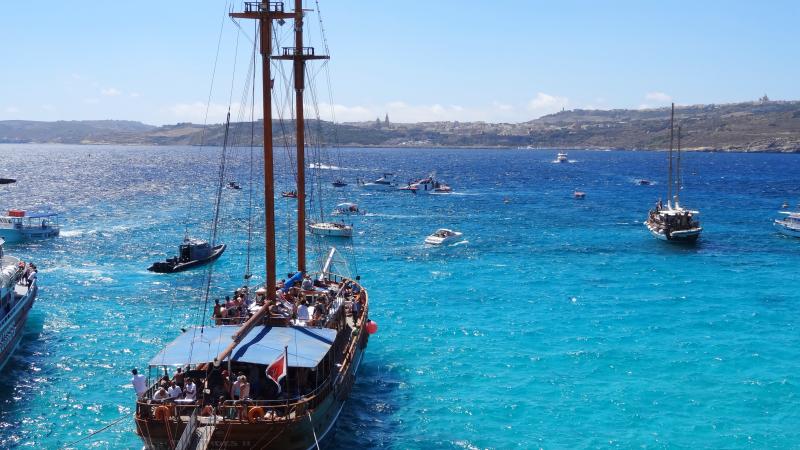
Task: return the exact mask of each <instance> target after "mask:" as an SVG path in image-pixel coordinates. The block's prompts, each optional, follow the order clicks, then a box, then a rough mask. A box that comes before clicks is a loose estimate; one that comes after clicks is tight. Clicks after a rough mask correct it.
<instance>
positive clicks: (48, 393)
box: [0, 145, 800, 449]
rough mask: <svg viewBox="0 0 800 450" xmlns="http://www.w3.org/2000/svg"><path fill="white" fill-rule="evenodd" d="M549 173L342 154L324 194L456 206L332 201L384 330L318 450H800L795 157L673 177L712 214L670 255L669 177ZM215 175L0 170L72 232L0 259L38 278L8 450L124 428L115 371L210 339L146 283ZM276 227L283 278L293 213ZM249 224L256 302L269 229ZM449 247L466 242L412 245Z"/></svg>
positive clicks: (209, 161) (68, 161)
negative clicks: (788, 207) (790, 212)
mask: <svg viewBox="0 0 800 450" xmlns="http://www.w3.org/2000/svg"><path fill="white" fill-rule="evenodd" d="M555 153H556V152H555V151H530V150H441V149H436V150H427V149H414V150H412V149H343V151H342V161H341V162H339V161H338V160H337V161H331V164H333V165H335V166H338V170H330V169H329V170H323V171H321V176H322V177H324V178H326V179H327V180H331V179H332V178H333V177H334V176H341V177H344V178H345V179H346V180H347V181H350V182H351V183H352V182H354V180H355V179H356V178H357V177H364V178H376V177H377V176H378V175H379V172H381V171H384V170H390V171H394V172H395V173H397V174H398V176H399V178H400V179H402V180H406V179H409V178H412V177H421V176H424V175H426V174H427V173H428V172H430V171H432V170H436V171H437V173H438V174H439V176H440V177H441V178H442V179H443V180H445V181H446V182H448V183H450V184H451V185H452V186H453V187H454V189H455V190H456V191H457V193H456V194H453V195H436V196H413V195H410V194H404V193H399V192H392V193H372V194H369V193H366V192H363V191H359V190H358V188H357V187H355V185H354V184H351V185H350V186H348V187H347V188H344V189H343V190H340V191H337V192H336V193H335V195H333V196H330V195H329V196H328V197H327V199H326V202H327V207H326V209H328V210H329V209H330V208H331V207H332V206H333V205H334V204H335V203H338V202H339V201H347V200H352V201H356V202H358V203H359V205H360V206H361V208H363V209H366V210H367V211H368V212H369V214H367V215H366V216H362V217H358V218H355V219H354V222H355V226H356V229H357V232H358V234H357V236H356V237H355V238H354V244H353V245H354V248H353V251H354V252H355V254H356V257H357V266H351V269H354V270H356V269H357V270H358V271H359V273H360V274H361V276H362V279H363V282H364V284H365V285H366V286H367V287H368V288H369V290H370V300H371V307H372V310H371V317H372V318H373V319H374V320H376V321H377V322H378V324H379V326H380V330H379V331H378V334H377V335H375V336H373V337H372V338H371V339H370V345H369V348H368V351H367V354H366V358H365V360H364V363H363V365H362V367H361V372H360V377H359V379H358V383H357V385H356V387H355V388H354V390H353V395H352V398H351V401H349V402H348V405H347V406H346V408H345V410H344V413H343V416H342V417H341V418H340V420H339V425H338V428H337V433H336V436H335V439H334V442H333V444H334V447H336V448H342V449H345V448H358V447H370V448H373V447H382V448H398V449H400V448H403V449H405V448H418V449H429V448H461V447H463V448H536V447H543V448H597V447H621V448H631V447H647V448H697V447H704V448H765V447H771V448H791V447H794V448H797V447H799V446H800V327H798V324H800V315H799V313H800V290H798V283H799V282H800V277H798V276H797V267H798V265H800V240H798V239H790V238H785V237H782V236H780V235H778V234H776V232H775V231H774V230H773V228H772V225H771V223H770V221H771V218H773V217H775V216H776V211H777V210H778V209H779V207H780V205H781V203H783V201H789V202H790V203H792V205H794V204H796V203H798V202H800V184H798V181H797V175H798V173H800V155H781V154H762V155H757V154H722V153H702V154H689V155H687V156H686V157H685V164H684V166H685V170H684V175H685V177H684V178H685V185H686V188H685V190H684V191H683V203H684V204H685V205H686V206H689V207H693V208H698V209H700V210H701V211H702V214H701V218H702V221H703V226H704V233H703V236H702V238H701V241H700V242H699V244H698V245H697V246H696V247H675V246H670V245H668V244H665V243H662V242H659V241H656V240H655V239H653V238H652V237H650V236H649V234H648V233H647V232H646V230H645V228H644V226H643V225H642V221H643V220H644V219H645V217H646V215H647V210H648V208H649V207H651V206H652V205H653V204H654V203H655V201H656V200H657V199H658V197H659V196H664V181H663V180H664V178H665V176H666V168H665V154H664V153H662V152H658V153H643V152H592V151H577V150H576V151H570V152H569V158H570V159H571V160H572V161H573V162H572V163H571V164H553V163H552V162H551V161H552V160H553V159H554V157H555ZM218 158H219V149H217V148H206V149H199V148H186V147H159V148H154V147H142V148H140V147H113V146H108V147H106V146H38V145H3V146H0V176H12V177H15V178H18V179H19V181H18V183H17V184H15V185H10V186H0V207H2V208H9V207H23V208H27V209H56V210H58V211H60V212H61V213H62V214H63V218H62V226H63V231H62V235H61V237H59V238H57V239H53V240H49V241H43V242H37V243H32V244H25V245H15V246H12V245H9V246H8V248H7V253H9V254H14V255H16V256H21V257H23V258H25V259H28V260H31V261H34V262H36V264H37V265H38V266H39V267H40V273H39V282H40V285H41V291H40V292H41V293H40V298H39V299H38V301H37V302H36V304H35V306H34V309H33V311H32V313H31V316H30V319H29V321H28V324H27V328H26V331H25V335H24V338H23V342H22V344H21V346H20V348H19V350H18V351H17V352H16V354H15V356H14V357H13V359H12V361H11V362H10V363H9V364H8V365H7V366H6V368H5V369H4V371H3V373H2V376H0V447H4V448H5V447H17V446H18V447H28V448H37V449H38V448H58V447H62V446H65V445H67V444H70V443H72V442H74V441H76V440H78V439H80V438H81V437H83V436H85V435H86V434H87V433H88V432H90V431H93V430H98V429H100V428H102V427H103V426H105V425H106V424H109V423H111V422H112V421H114V420H117V419H118V418H120V417H122V416H127V417H130V416H131V414H132V404H133V403H132V402H133V392H132V387H131V385H130V369H131V368H133V367H138V368H140V370H142V369H144V368H145V367H146V364H147V361H148V360H149V358H150V357H151V356H153V355H154V354H155V353H156V352H157V351H158V350H159V348H160V347H161V346H162V345H164V344H165V343H167V342H169V341H170V340H171V339H172V338H174V337H175V336H176V335H177V334H178V333H179V329H180V328H181V327H185V326H187V325H191V324H194V323H196V322H197V321H198V320H200V317H201V315H202V308H203V296H202V287H203V283H204V279H205V278H204V277H205V271H204V270H203V269H200V270H196V271H191V272H185V273H182V274H177V275H155V274H151V273H149V272H147V271H146V270H145V269H146V268H147V266H148V265H149V264H150V263H151V262H153V261H155V260H158V259H161V258H163V257H165V256H166V255H167V254H171V253H173V252H174V251H175V247H176V245H177V244H178V243H179V241H180V240H181V239H182V237H183V233H184V228H185V227H187V226H188V228H189V230H190V232H191V233H192V234H194V235H198V236H201V237H202V236H206V235H207V233H208V221H209V219H210V217H211V215H212V203H213V199H214V195H215V180H216V177H217V162H218ZM248 161H249V154H248V152H247V151H246V150H241V149H237V150H235V151H234V152H233V155H232V161H231V164H232V166H231V170H232V172H231V175H230V176H229V177H227V178H231V179H236V180H238V181H239V182H240V183H241V184H243V185H244V186H245V189H244V190H242V191H233V190H226V191H224V192H223V195H224V199H223V210H222V215H221V216H222V221H221V223H222V225H221V236H222V240H223V241H224V242H225V243H227V244H228V245H229V249H228V251H227V252H226V253H225V255H224V256H223V257H222V258H221V259H220V260H219V261H218V262H217V263H216V265H215V266H214V281H213V283H212V294H213V295H214V296H219V295H224V294H225V293H228V291H231V290H232V289H234V288H235V287H236V286H237V284H238V283H240V282H241V280H242V274H243V273H244V271H245V264H246V253H247V228H248V219H247V218H248V213H247V197H248V188H247V184H248V178H249V172H248V169H247V167H248V164H247V163H248ZM285 166H286V163H285V158H283V157H280V158H279V164H278V167H279V169H282V168H283V167H285ZM287 173H288V172H287ZM638 178H648V179H653V180H655V181H657V182H658V183H657V184H655V185H653V186H639V185H637V184H636V179H638ZM280 183H281V186H279V188H283V189H288V188H289V177H288V176H283V177H282V178H281V179H280ZM576 188H578V189H580V190H583V191H585V192H586V193H587V195H586V199H585V200H582V201H581V200H575V199H573V198H572V196H571V194H572V191H573V190H574V189H576ZM258 189H260V187H259V188H257V190H256V192H259V191H258ZM505 198H508V199H509V200H510V202H509V203H505V202H504V201H503V200H504V199H505ZM260 203H261V202H260V201H259V204H260ZM276 203H277V205H278V208H279V210H278V211H277V220H278V223H279V230H278V235H279V240H280V242H279V245H278V253H279V257H280V260H279V271H281V272H283V271H289V270H291V269H292V267H290V265H288V264H287V263H286V261H287V258H288V257H289V252H288V250H287V233H286V228H287V225H288V224H289V223H290V222H289V213H290V211H289V210H290V207H293V205H294V203H293V201H287V200H286V199H282V198H279V199H277V202H276ZM261 212H262V210H261V208H259V209H258V210H257V211H256V214H257V215H258V216H259V217H260V214H261ZM255 225H256V227H257V228H258V230H257V232H256V233H255V234H254V236H253V246H254V247H255V251H254V253H253V266H254V272H255V273H256V274H257V275H256V276H255V277H254V279H257V280H256V281H258V280H261V279H262V276H261V275H260V273H261V271H262V270H263V269H262V268H263V255H262V253H263V231H262V229H261V227H263V219H262V220H258V221H257V223H256V224H255ZM439 227H449V228H454V229H456V230H460V231H462V232H464V237H465V240H464V241H463V242H460V243H458V244H457V245H454V246H450V247H446V248H426V247H425V246H423V245H422V240H423V239H424V237H425V236H426V235H427V234H430V233H431V232H433V231H434V230H435V229H436V228H439ZM292 258H293V257H292ZM133 430H134V426H133V420H132V419H125V420H124V421H123V422H122V423H120V424H118V425H116V426H114V427H112V428H110V429H108V430H106V431H104V432H102V433H100V434H98V435H96V436H94V437H93V438H91V439H89V440H86V441H83V442H81V443H79V444H77V445H75V447H93V448H140V447H141V441H140V440H139V439H138V437H137V436H136V435H135V434H134V431H133Z"/></svg>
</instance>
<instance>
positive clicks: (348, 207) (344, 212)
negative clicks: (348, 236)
mask: <svg viewBox="0 0 800 450" xmlns="http://www.w3.org/2000/svg"><path fill="white" fill-rule="evenodd" d="M361 214H364V211H361V210H360V209H358V205H357V204H355V203H352V202H345V203H339V204H338V205H336V207H335V208H333V215H334V216H358V215H361Z"/></svg>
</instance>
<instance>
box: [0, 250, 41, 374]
mask: <svg viewBox="0 0 800 450" xmlns="http://www.w3.org/2000/svg"><path fill="white" fill-rule="evenodd" d="M3 244H5V241H4V240H3V238H0V369H2V368H3V367H4V366H5V364H6V363H7V362H8V359H9V358H10V357H11V355H12V354H13V353H14V350H15V349H16V348H17V346H18V345H19V342H20V339H22V330H23V328H24V327H25V322H26V321H27V320H28V313H29V312H30V310H31V308H32V307H33V302H34V301H35V300H36V294H37V292H38V283H37V280H36V277H35V276H34V277H31V276H30V271H32V270H36V267H35V266H34V265H31V264H25V263H24V262H22V261H20V259H19V258H15V257H13V256H11V255H6V254H5V253H4V249H3Z"/></svg>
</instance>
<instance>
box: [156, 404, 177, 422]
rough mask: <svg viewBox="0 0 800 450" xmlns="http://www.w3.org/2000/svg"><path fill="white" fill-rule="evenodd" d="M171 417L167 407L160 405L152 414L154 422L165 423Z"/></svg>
mask: <svg viewBox="0 0 800 450" xmlns="http://www.w3.org/2000/svg"><path fill="white" fill-rule="evenodd" d="M171 415H172V411H170V409H169V407H168V406H164V405H161V406H159V407H157V408H156V410H155V413H153V417H155V419H156V420H163V421H166V420H168V419H169V417H170V416H171Z"/></svg>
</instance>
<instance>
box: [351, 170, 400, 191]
mask: <svg viewBox="0 0 800 450" xmlns="http://www.w3.org/2000/svg"><path fill="white" fill-rule="evenodd" d="M358 184H359V185H360V186H361V187H362V188H364V189H368V190H371V191H388V190H391V189H395V188H397V183H395V182H394V175H393V174H391V173H388V172H386V173H384V174H383V176H382V177H380V178H378V179H377V180H375V181H369V182H366V183H365V182H364V181H362V180H359V183H358Z"/></svg>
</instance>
